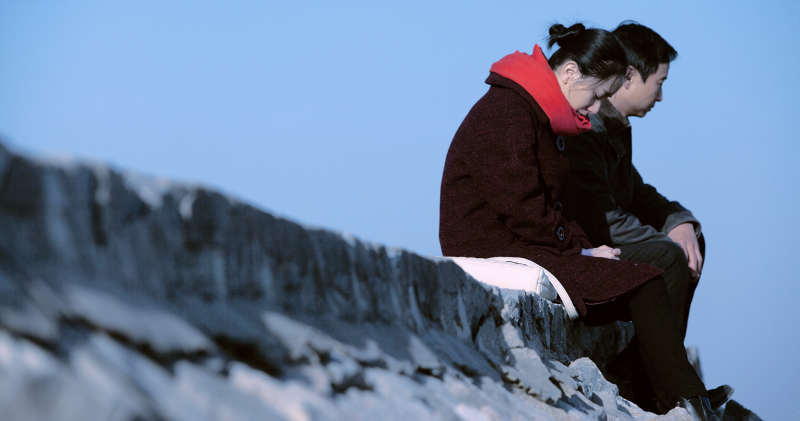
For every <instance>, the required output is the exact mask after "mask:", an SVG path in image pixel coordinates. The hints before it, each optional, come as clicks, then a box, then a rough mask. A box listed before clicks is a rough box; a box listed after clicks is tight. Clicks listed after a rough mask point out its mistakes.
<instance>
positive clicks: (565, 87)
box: [555, 61, 618, 115]
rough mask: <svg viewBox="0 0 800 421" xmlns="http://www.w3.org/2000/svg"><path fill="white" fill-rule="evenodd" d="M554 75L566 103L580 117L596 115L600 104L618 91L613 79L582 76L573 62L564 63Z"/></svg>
mask: <svg viewBox="0 0 800 421" xmlns="http://www.w3.org/2000/svg"><path fill="white" fill-rule="evenodd" d="M555 73H556V77H557V78H558V81H559V86H560V87H561V92H562V93H563V94H564V97H566V98H567V102H569V105H571V106H572V108H574V109H575V111H577V112H578V114H581V115H587V114H597V112H598V111H599V110H600V102H601V101H602V100H604V99H606V98H608V97H610V96H611V95H613V94H614V93H615V92H616V90H617V89H618V86H615V85H616V82H617V80H616V79H615V78H612V79H607V80H599V79H597V78H594V77H584V76H582V75H581V72H580V71H579V70H578V65H577V64H576V63H575V62H574V61H568V62H566V63H564V64H563V65H562V66H561V67H559V68H558V69H557V70H556V72H555Z"/></svg>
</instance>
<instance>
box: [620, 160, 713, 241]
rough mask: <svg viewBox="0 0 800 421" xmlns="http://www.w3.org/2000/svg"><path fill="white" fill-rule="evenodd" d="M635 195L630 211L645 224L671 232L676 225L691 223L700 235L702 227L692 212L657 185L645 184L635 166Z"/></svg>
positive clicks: (633, 179)
mask: <svg viewBox="0 0 800 421" xmlns="http://www.w3.org/2000/svg"><path fill="white" fill-rule="evenodd" d="M631 176H632V181H633V197H632V199H631V203H630V205H628V212H630V213H632V214H634V215H636V217H637V218H639V220H640V221H642V223H643V224H647V225H650V226H652V227H655V228H657V229H658V230H659V231H661V232H663V233H667V234H669V233H670V232H671V231H672V230H673V229H674V228H675V227H677V226H679V225H681V224H686V223H690V224H692V226H693V228H694V232H695V236H696V237H699V236H700V233H701V229H702V227H701V226H700V222H699V221H698V220H697V219H696V218H695V217H694V215H692V212H690V211H689V210H687V209H686V208H684V207H683V206H681V204H680V203H678V202H674V201H670V200H668V199H667V198H666V197H664V196H662V195H661V194H660V193H659V192H658V191H657V190H656V189H655V187H653V186H651V185H649V184H645V182H644V181H643V180H642V176H641V175H640V174H639V171H638V170H637V169H636V167H635V166H633V171H632V174H631Z"/></svg>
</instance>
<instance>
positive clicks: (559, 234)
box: [556, 227, 564, 241]
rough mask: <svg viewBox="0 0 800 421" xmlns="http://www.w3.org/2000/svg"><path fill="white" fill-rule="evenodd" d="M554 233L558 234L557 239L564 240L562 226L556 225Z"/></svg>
mask: <svg viewBox="0 0 800 421" xmlns="http://www.w3.org/2000/svg"><path fill="white" fill-rule="evenodd" d="M556 234H557V235H558V241H564V227H558V231H556Z"/></svg>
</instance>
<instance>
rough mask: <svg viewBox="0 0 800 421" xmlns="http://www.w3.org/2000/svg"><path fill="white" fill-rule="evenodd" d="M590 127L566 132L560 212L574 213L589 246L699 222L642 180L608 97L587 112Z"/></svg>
mask: <svg viewBox="0 0 800 421" xmlns="http://www.w3.org/2000/svg"><path fill="white" fill-rule="evenodd" d="M590 118H591V121H592V130H591V131H589V132H586V133H584V134H581V135H579V136H574V137H571V138H568V140H567V142H566V145H567V148H566V151H565V152H566V154H567V158H568V159H569V171H570V174H569V186H568V188H567V192H566V197H565V198H564V204H563V205H564V210H563V212H564V215H565V216H566V217H567V218H570V219H574V220H575V221H577V222H578V225H580V227H581V228H583V230H584V231H585V232H586V234H587V235H588V236H589V240H590V241H591V243H592V245H594V246H595V247H597V246H601V245H610V246H621V245H627V244H636V243H642V242H645V241H654V240H655V241H657V240H666V241H670V239H669V237H668V236H667V233H669V231H670V230H672V229H673V228H675V227H677V226H678V225H680V224H683V223H685V222H691V223H692V224H693V225H694V227H695V233H696V234H697V235H698V236H699V235H700V223H699V222H698V221H697V219H695V218H694V216H692V213H691V212H689V211H688V210H686V209H685V208H684V207H683V206H681V205H680V203H678V202H671V201H669V200H667V199H666V198H665V197H664V196H662V195H661V194H659V193H658V192H657V191H656V189H655V188H654V187H653V186H651V185H649V184H645V183H644V182H643V181H642V177H641V176H640V175H639V172H638V171H637V170H636V167H634V166H633V163H632V161H631V155H632V150H631V126H630V124H629V123H628V121H627V119H626V118H625V117H624V116H623V115H622V114H620V112H619V111H618V110H617V109H616V108H614V106H613V105H611V103H610V102H609V101H608V100H605V101H603V103H602V105H601V106H600V112H599V113H598V114H597V115H592V116H590Z"/></svg>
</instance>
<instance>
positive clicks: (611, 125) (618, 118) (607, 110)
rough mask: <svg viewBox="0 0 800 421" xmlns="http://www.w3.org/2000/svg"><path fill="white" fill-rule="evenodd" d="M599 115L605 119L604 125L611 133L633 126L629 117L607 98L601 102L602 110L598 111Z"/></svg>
mask: <svg viewBox="0 0 800 421" xmlns="http://www.w3.org/2000/svg"><path fill="white" fill-rule="evenodd" d="M597 115H598V116H599V117H600V119H601V120H603V126H605V128H606V131H607V132H608V134H610V135H615V134H617V133H619V132H621V131H623V130H625V129H627V128H628V127H630V126H631V123H630V122H628V119H627V118H625V116H624V115H622V113H621V112H619V110H618V109H617V108H616V107H614V106H613V105H611V101H609V100H607V99H604V100H603V102H601V103H600V111H598V112H597Z"/></svg>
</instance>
